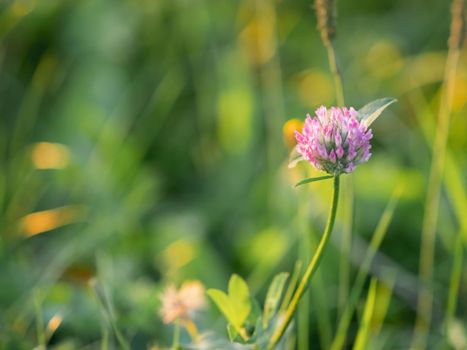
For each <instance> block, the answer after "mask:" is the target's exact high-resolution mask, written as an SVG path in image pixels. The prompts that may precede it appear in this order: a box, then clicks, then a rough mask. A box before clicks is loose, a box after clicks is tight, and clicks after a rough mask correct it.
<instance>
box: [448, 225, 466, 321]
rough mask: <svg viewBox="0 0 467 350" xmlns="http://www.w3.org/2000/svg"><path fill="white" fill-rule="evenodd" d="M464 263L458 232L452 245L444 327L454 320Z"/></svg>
mask: <svg viewBox="0 0 467 350" xmlns="http://www.w3.org/2000/svg"><path fill="white" fill-rule="evenodd" d="M463 263H464V249H463V246H462V236H461V235H460V234H458V236H457V239H456V242H455V246H454V261H453V264H452V271H451V279H450V281H449V293H448V300H447V305H446V316H445V321H444V322H445V328H446V329H447V328H448V327H449V324H450V323H452V321H453V320H454V315H455V313H456V307H457V301H458V300H459V298H458V297H459V286H460V281H461V278H462V267H463Z"/></svg>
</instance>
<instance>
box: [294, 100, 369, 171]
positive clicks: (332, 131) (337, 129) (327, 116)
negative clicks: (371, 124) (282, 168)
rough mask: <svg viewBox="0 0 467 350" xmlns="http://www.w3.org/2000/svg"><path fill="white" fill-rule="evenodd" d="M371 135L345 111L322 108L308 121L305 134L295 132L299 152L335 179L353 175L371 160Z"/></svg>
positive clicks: (349, 110) (351, 109) (303, 132)
mask: <svg viewBox="0 0 467 350" xmlns="http://www.w3.org/2000/svg"><path fill="white" fill-rule="evenodd" d="M372 137H373V134H372V131H371V129H370V128H368V126H367V124H366V123H365V122H363V121H360V120H359V119H358V118H357V111H356V110H355V109H354V108H353V107H350V108H346V107H342V108H340V107H331V108H329V109H328V108H326V107H324V106H321V107H319V108H318V109H317V110H316V111H315V116H314V117H313V118H312V117H311V116H310V115H309V114H308V115H307V117H306V120H305V124H304V126H303V130H302V132H301V133H300V132H298V131H295V138H296V140H297V146H296V150H297V152H298V153H299V154H300V155H301V156H302V157H303V159H305V160H307V161H309V162H310V163H311V164H312V165H313V166H314V167H315V168H317V169H319V170H324V171H326V172H327V173H329V174H332V175H339V174H342V173H351V172H352V171H354V170H355V167H356V166H357V165H359V164H362V163H365V162H366V161H368V159H370V157H371V153H370V149H371V145H370V140H371V138H372Z"/></svg>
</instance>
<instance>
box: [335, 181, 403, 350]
mask: <svg viewBox="0 0 467 350" xmlns="http://www.w3.org/2000/svg"><path fill="white" fill-rule="evenodd" d="M400 194H401V190H400V188H397V189H396V190H395V191H394V194H393V196H392V197H391V200H390V201H389V203H388V204H387V206H386V208H385V210H384V212H383V214H382V215H381V218H380V220H379V222H378V225H377V226H376V229H375V232H374V234H373V237H372V239H371V242H370V245H369V247H368V251H367V253H366V255H365V258H364V260H363V263H362V265H361V266H360V268H359V270H358V274H357V277H356V279H355V283H354V285H353V287H352V290H351V293H350V298H349V302H348V304H347V306H346V308H345V310H344V312H343V314H342V317H341V318H340V320H339V324H338V327H337V332H336V335H335V337H334V340H333V342H332V345H331V350H340V349H342V348H343V346H344V344H345V340H346V338H347V330H348V328H349V325H350V321H351V319H352V315H353V312H354V310H355V307H356V305H357V302H358V299H359V297H360V294H361V292H362V289H363V286H364V283H365V278H366V276H367V275H368V271H369V268H370V265H371V262H372V261H373V258H374V256H375V254H376V252H377V250H378V248H379V246H380V245H381V242H382V241H383V239H384V236H385V235H386V232H387V230H388V227H389V224H390V223H391V221H392V217H393V215H394V211H395V209H396V206H397V202H398V199H399V197H400Z"/></svg>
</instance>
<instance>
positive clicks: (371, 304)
mask: <svg viewBox="0 0 467 350" xmlns="http://www.w3.org/2000/svg"><path fill="white" fill-rule="evenodd" d="M377 286H378V282H377V279H376V278H372V279H371V283H370V289H369V290H368V296H367V298H366V304H365V310H364V311H363V318H362V321H361V323H360V327H359V328H358V333H357V338H356V340H355V344H354V346H353V350H365V349H367V344H368V338H369V332H370V324H371V319H372V317H373V310H374V309H375V301H376V288H377Z"/></svg>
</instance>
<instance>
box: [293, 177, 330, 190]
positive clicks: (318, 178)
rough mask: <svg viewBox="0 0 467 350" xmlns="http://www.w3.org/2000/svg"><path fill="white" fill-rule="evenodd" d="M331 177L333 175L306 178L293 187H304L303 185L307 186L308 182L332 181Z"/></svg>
mask: <svg viewBox="0 0 467 350" xmlns="http://www.w3.org/2000/svg"><path fill="white" fill-rule="evenodd" d="M333 177H334V175H325V176H318V177H309V178H306V179H303V180H301V181H299V182H297V184H296V185H295V187H298V186H301V185H305V184H308V183H310V182H315V181H321V180H327V179H332V178H333Z"/></svg>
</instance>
